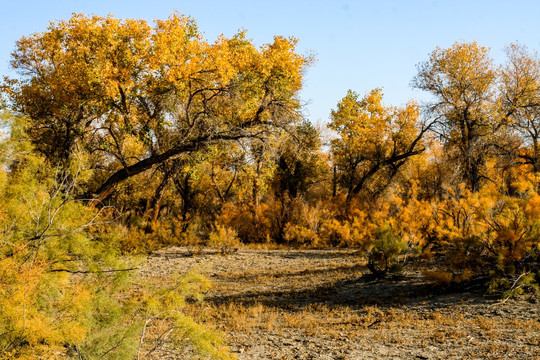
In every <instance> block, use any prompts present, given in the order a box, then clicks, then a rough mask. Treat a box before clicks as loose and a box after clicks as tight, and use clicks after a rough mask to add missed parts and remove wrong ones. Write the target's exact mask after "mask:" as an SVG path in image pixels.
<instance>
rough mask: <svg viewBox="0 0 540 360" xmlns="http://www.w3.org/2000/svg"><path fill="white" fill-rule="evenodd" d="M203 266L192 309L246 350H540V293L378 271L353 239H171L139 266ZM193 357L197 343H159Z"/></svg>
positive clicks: (522, 355)
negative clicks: (263, 246)
mask: <svg viewBox="0 0 540 360" xmlns="http://www.w3.org/2000/svg"><path fill="white" fill-rule="evenodd" d="M193 269H197V270H198V271H200V272H201V273H202V274H203V275H205V276H207V277H208V278H210V279H211V281H212V284H213V286H212V288H211V289H210V290H209V291H208V293H207V294H206V296H205V300H204V301H203V302H197V301H189V302H188V304H187V305H186V308H185V312H186V313H187V314H189V316H191V317H193V318H194V319H196V320H197V321H199V322H201V323H205V324H206V325H207V326H209V327H211V328H215V329H217V330H219V331H220V332H222V333H224V334H226V335H225V336H226V341H227V343H228V345H229V348H230V351H231V352H232V353H233V354H235V355H236V356H237V357H238V359H464V358H466V359H537V358H538V357H539V356H540V336H539V334H540V321H539V316H540V312H539V310H540V307H539V298H538V295H531V294H528V295H524V296H520V297H519V298H517V299H509V300H507V301H504V299H500V298H497V297H494V296H493V295H488V294H487V292H486V287H485V285H483V284H481V283H478V282H477V283H471V284H470V285H468V286H461V287H460V288H457V287H454V288H452V287H448V286H446V287H445V286H437V285H434V284H431V283H429V282H427V281H426V280H425V278H424V276H423V275H422V273H421V271H420V270H419V268H418V267H416V266H415V265H414V264H411V265H410V266H409V267H408V268H407V270H406V271H405V272H404V273H403V274H402V275H399V276H394V277H390V278H386V279H377V278H375V277H373V276H372V275H371V274H370V272H369V271H368V270H367V268H366V263H365V259H364V258H363V257H361V256H359V255H358V253H357V251H355V250H354V249H323V250H303V249H302V250H295V249H279V250H260V249H248V248H246V249H239V250H238V251H237V252H235V253H233V254H231V255H227V256H224V255H221V254H220V252H218V251H216V250H213V249H210V248H202V249H196V250H195V249H193V248H188V247H172V248H167V249H163V250H160V251H157V252H155V253H153V254H152V255H150V257H149V261H148V264H147V265H146V266H145V267H144V268H142V269H141V270H140V275H141V276H143V277H145V278H147V279H148V281H167V280H166V279H168V278H170V277H171V276H172V275H174V274H178V273H182V272H187V271H189V270H193ZM154 354H155V357H154V358H155V359H187V358H190V356H191V355H192V354H191V353H190V352H189V351H187V352H185V353H182V352H181V351H180V352H178V351H176V352H175V351H171V350H170V349H167V346H165V347H163V348H161V349H160V350H158V351H156V352H155V353H154Z"/></svg>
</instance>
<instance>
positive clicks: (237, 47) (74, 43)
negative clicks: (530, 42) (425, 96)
mask: <svg viewBox="0 0 540 360" xmlns="http://www.w3.org/2000/svg"><path fill="white" fill-rule="evenodd" d="M295 45H296V40H295V39H290V38H283V37H275V38H274V40H273V42H271V43H269V44H265V45H262V46H255V45H254V44H253V42H252V41H251V40H250V39H249V38H248V37H247V34H246V33H245V32H244V31H242V32H239V33H238V34H236V35H234V36H233V37H231V38H226V37H224V36H221V37H219V38H218V39H217V40H215V41H214V42H209V41H208V40H206V39H204V37H203V36H202V35H201V33H200V32H199V29H198V28H197V25H196V23H195V22H194V20H193V19H191V18H189V17H184V16H181V15H178V14H173V15H171V16H170V17H169V18H168V19H165V20H157V21H155V23H154V24H153V25H151V24H148V23H147V22H146V21H143V20H119V19H116V18H114V17H112V16H109V17H106V18H102V17H97V16H94V17H87V16H85V15H74V16H73V17H72V18H71V19H69V20H66V21H59V22H56V23H52V24H51V25H50V27H49V28H48V29H47V30H46V31H44V32H42V33H36V34H33V35H30V36H27V37H23V38H22V39H21V40H19V42H18V43H17V45H16V49H15V51H14V53H13V55H12V63H11V64H12V67H13V68H14V69H15V70H16V71H17V72H18V74H19V76H18V77H14V78H6V79H5V80H4V82H3V84H2V89H3V91H2V93H3V96H4V98H5V104H4V105H3V107H2V109H3V110H2V111H3V112H2V114H3V117H4V122H6V124H7V125H6V129H9V131H7V132H6V134H5V135H4V136H3V139H2V145H1V146H2V153H1V154H2V155H1V156H2V158H1V159H0V160H1V165H0V205H1V206H0V308H1V309H2V311H1V314H0V351H1V352H3V353H4V354H8V355H9V356H11V357H13V358H36V357H39V356H41V357H48V358H54V357H55V356H64V355H65V356H73V357H76V356H78V357H82V358H107V356H110V358H120V357H119V356H131V357H134V356H135V355H134V351H135V352H137V353H138V355H137V356H139V355H140V353H141V351H142V350H141V349H144V341H143V340H144V339H145V337H144V334H146V332H145V331H146V329H147V327H148V326H149V324H150V323H151V322H161V324H166V323H174V324H176V325H174V326H173V328H174V329H183V330H184V332H183V333H182V332H179V333H178V334H177V336H178V338H181V335H179V334H185V333H189V334H190V338H191V339H192V340H193V341H192V344H193V345H192V346H193V347H195V348H197V349H199V350H200V352H201V353H206V354H210V355H212V356H215V357H221V358H227V356H228V355H227V354H226V353H225V352H222V351H221V350H219V351H218V350H216V349H220V348H219V346H220V340H219V337H216V336H214V335H215V334H212V333H209V332H207V331H206V330H205V329H204V327H201V326H200V325H198V324H195V323H194V322H192V321H191V320H190V319H189V318H186V317H184V316H183V315H182V313H181V308H182V304H183V301H184V298H185V296H187V295H188V294H192V295H193V294H196V293H197V290H199V289H200V288H203V287H204V286H205V282H204V281H203V280H201V279H199V278H198V277H197V276H196V275H195V274H192V275H190V276H191V277H190V278H189V279H188V280H186V279H178V284H181V286H180V285H178V284H177V285H178V286H176V285H175V286H173V288H160V287H159V286H156V287H152V286H148V287H145V286H143V284H137V286H140V288H139V289H140V291H139V292H132V291H133V290H132V288H133V286H132V285H133V283H134V282H136V280H134V279H133V278H130V276H129V274H130V269H131V268H133V267H136V264H132V263H131V262H129V261H127V260H126V259H127V258H128V257H126V256H125V255H126V254H130V255H133V254H145V253H147V252H148V251H151V250H154V249H156V248H158V247H162V246H169V245H185V246H189V247H192V248H193V249H195V248H197V247H200V246H212V247H215V248H217V249H219V251H220V252H221V253H222V254H224V255H225V254H228V253H231V252H234V251H235V249H236V248H238V247H239V246H242V245H245V244H266V245H267V246H271V245H274V244H275V245H280V246H295V247H314V248H317V247H319V248H320V247H351V248H357V249H358V250H359V254H361V255H360V256H364V257H365V258H366V264H367V266H368V268H369V269H370V270H371V271H372V272H373V273H374V274H375V275H376V276H379V277H385V276H387V275H388V274H389V273H392V272H399V271H401V270H402V269H403V267H404V266H405V265H407V263H409V262H410V261H413V260H414V261H415V262H416V263H417V264H420V266H422V267H423V268H424V274H425V275H426V278H428V279H429V280H430V281H434V282H436V283H442V284H451V283H452V284H458V283H463V282H469V281H475V280H478V279H480V280H482V281H485V282H486V283H488V284H489V286H490V287H491V289H492V290H493V291H497V292H501V293H503V292H505V294H509V295H510V294H516V293H519V292H522V291H530V290H531V289H535V288H536V289H537V288H538V283H539V282H540V274H539V261H540V195H539V181H540V180H539V178H538V176H539V173H538V172H539V171H540V170H539V169H540V168H539V166H540V165H539V159H540V150H539V145H538V140H539V138H538V134H539V126H540V102H539V99H540V60H539V59H538V57H537V55H536V54H533V53H531V52H530V51H529V50H528V49H526V48H525V47H523V46H520V45H517V44H513V45H510V46H509V47H508V49H507V55H508V57H507V62H506V64H504V65H502V66H497V65H495V64H494V63H493V60H492V59H491V58H490V57H489V50H488V49H487V48H484V47H482V46H480V45H479V44H477V43H476V42H472V43H466V42H458V43H455V44H454V45H453V46H451V47H450V48H448V49H440V48H437V49H435V50H434V51H433V52H432V53H431V54H430V55H429V57H428V60H426V61H425V62H423V63H421V64H419V66H418V74H417V76H416V77H415V78H414V79H413V81H412V85H413V86H414V87H416V88H418V89H421V90H424V91H427V92H429V93H430V94H431V95H432V96H433V97H432V99H433V101H432V102H431V103H429V104H427V105H425V106H420V105H418V104H417V103H415V102H413V101H411V102H410V103H408V104H405V105H403V106H390V105H386V104H385V103H384V97H383V92H382V90H381V89H374V90H372V91H370V92H368V93H366V94H364V95H360V94H357V93H355V92H354V91H351V90H349V91H348V92H346V93H345V96H344V97H343V98H342V99H341V100H340V101H339V102H338V104H337V105H336V108H335V109H334V110H332V111H331V116H330V119H331V121H330V122H329V123H328V124H327V126H326V128H325V127H324V126H315V125H313V124H312V123H310V122H309V121H308V120H306V119H304V118H303V114H302V108H301V104H300V100H299V95H298V94H299V91H300V90H301V86H302V79H303V75H304V72H305V69H306V67H307V66H309V65H310V63H311V61H312V59H311V57H310V56H307V55H301V54H299V53H298V52H297V51H296V49H295ZM324 134H326V135H324ZM323 135H324V136H323ZM195 280H196V281H195ZM128 285H129V286H128ZM130 289H131V290H130ZM126 299H129V300H126ZM165 314H166V315H165ZM141 334H142V335H141ZM154 335H155V334H154ZM148 336H150V337H151V336H152V335H151V334H149V335H148ZM134 349H136V350H134ZM137 349H138V350H137ZM59 354H60V355H59ZM118 354H122V355H118ZM124 354H127V355H124ZM124 358H128V357H124Z"/></svg>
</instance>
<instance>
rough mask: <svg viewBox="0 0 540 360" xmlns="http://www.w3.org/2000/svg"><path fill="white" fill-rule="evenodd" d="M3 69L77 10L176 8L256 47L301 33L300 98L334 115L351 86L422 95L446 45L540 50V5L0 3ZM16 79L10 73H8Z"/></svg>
mask: <svg viewBox="0 0 540 360" xmlns="http://www.w3.org/2000/svg"><path fill="white" fill-rule="evenodd" d="M0 3H1V7H0V9H1V12H2V16H1V20H0V33H1V36H0V74H1V75H5V74H8V73H9V71H10V70H9V64H8V63H9V57H10V55H9V54H10V53H11V51H12V50H13V49H14V43H15V41H16V40H17V39H19V38H20V37H21V36H23V35H26V34H30V33H33V32H37V31H44V30H45V29H46V27H47V25H48V23H49V21H51V20H59V19H67V18H69V17H70V16H71V14H72V13H74V12H82V13H86V14H96V15H102V16H105V15H107V14H113V15H115V16H116V17H118V18H144V19H147V20H148V21H152V20H153V19H161V18H166V17H167V16H168V15H169V14H170V13H171V12H173V11H174V10H177V11H178V12H180V13H183V14H185V15H190V16H192V17H193V18H195V19H196V21H197V24H198V25H199V28H200V29H201V31H202V32H203V33H204V34H205V36H206V38H207V39H208V40H214V39H215V38H216V37H217V36H218V35H219V34H221V33H223V34H224V35H226V36H231V35H232V34H234V33H236V32H237V31H238V29H241V28H245V29H246V30H247V31H248V36H249V37H250V38H252V39H253V40H254V41H255V43H257V44H263V43H266V42H271V41H272V39H273V36H274V35H284V36H294V37H296V38H298V39H299V48H298V50H299V51H300V52H302V53H306V54H308V53H310V52H311V53H313V54H314V55H315V56H316V58H317V62H316V63H315V64H314V65H313V66H312V67H311V68H310V69H309V70H308V72H307V75H306V78H305V82H304V90H303V91H302V99H303V100H304V101H305V102H307V105H306V107H305V111H306V115H307V116H308V117H309V118H310V119H311V120H312V121H314V122H319V121H323V122H324V121H327V119H328V116H329V113H330V111H331V109H332V108H334V107H335V106H336V103H337V102H338V101H339V99H341V98H342V97H343V96H345V94H346V92H347V90H348V89H352V90H355V91H357V92H359V93H361V94H363V93H365V92H367V91H369V90H371V89H373V88H375V87H382V88H383V91H384V94H385V103H386V104H388V105H390V104H392V105H399V104H403V103H405V102H407V101H408V100H410V99H417V100H425V99H427V95H426V94H422V93H420V92H418V91H416V90H413V89H411V88H410V86H409V83H410V81H411V79H412V77H413V76H414V75H415V73H416V64H418V63H419V62H421V61H424V60H427V58H428V54H429V53H430V52H431V51H432V50H433V49H435V47H436V46H439V47H443V48H444V47H449V46H451V45H452V44H453V43H454V42H456V41H461V40H464V41H472V40H477V41H478V42H479V43H480V44H481V45H484V46H488V47H490V48H491V55H492V57H493V58H494V59H495V61H496V62H498V63H502V62H503V61H504V47H505V46H506V45H508V44H509V43H511V42H519V43H521V44H524V45H527V46H528V47H529V49H531V50H539V49H540V21H539V14H540V1H534V0H529V1H526V0H514V1H498V0H492V1H487V0H469V1H461V0H455V1H451V0H447V1H442V0H438V1H434V0H417V1H415V0H409V1H405V0H402V1H397V0H396V1H390V0H379V1H375V0H373V1H361V0H357V1H353V0H348V1H346V0H341V1H330V0H328V1H317V0H313V1H308V0H302V1H295V0H289V1H282V0H276V1H256V0H252V1H241V0H238V1H237V0H221V1H214V0H207V1H197V0H189V1H185V0H153V1H152V0H144V1H142V0H130V1H125V0H124V1H122V0H48V1H44V0H18V1H17V0H0ZM11 75H13V74H11Z"/></svg>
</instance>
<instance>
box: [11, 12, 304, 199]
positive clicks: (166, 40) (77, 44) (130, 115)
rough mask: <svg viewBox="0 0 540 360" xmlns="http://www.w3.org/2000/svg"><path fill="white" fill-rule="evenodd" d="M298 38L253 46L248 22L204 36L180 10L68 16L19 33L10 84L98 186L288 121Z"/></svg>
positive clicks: (294, 104) (33, 132) (39, 130)
mask: <svg viewBox="0 0 540 360" xmlns="http://www.w3.org/2000/svg"><path fill="white" fill-rule="evenodd" d="M295 45H296V40H295V39H291V38H283V37H278V36H276V37H275V38H274V41H273V43H270V44H266V45H263V46H261V47H260V48H257V47H256V46H255V45H254V44H253V43H252V42H251V41H250V40H249V39H247V38H246V36H245V32H240V33H238V34H236V35H235V36H233V37H232V38H230V39H228V38H225V37H223V36H221V37H219V38H218V39H217V40H216V41H215V42H214V43H209V42H208V41H207V40H205V39H204V38H203V37H202V35H201V34H200V32H199V30H198V28H197V26H196V24H195V21H194V20H193V19H191V18H189V17H184V16H181V15H178V14H173V15H171V16H170V17H169V18H168V19H166V20H157V21H156V22H155V24H154V25H153V26H151V25H150V24H148V23H147V22H146V21H144V20H118V19H116V18H114V17H112V16H109V17H106V18H103V17H98V16H93V17H87V16H85V15H75V16H73V17H72V18H71V19H69V20H67V21H59V22H56V23H52V24H51V25H50V26H49V28H48V29H47V31H45V32H43V33H36V34H33V35H31V36H27V37H23V38H22V39H21V40H19V41H18V42H17V47H16V50H15V52H14V53H13V60H12V62H11V64H12V67H13V68H14V69H15V70H17V71H18V72H19V74H20V77H19V78H17V79H10V80H8V82H7V85H8V95H9V100H10V101H11V103H12V104H13V108H14V109H15V110H17V111H18V112H20V113H22V114H25V115H27V116H28V117H29V125H28V131H29V134H30V136H31V139H32V141H33V143H34V144H35V145H36V147H37V149H38V150H40V151H41V152H42V153H44V154H45V155H46V156H47V157H48V158H49V159H51V160H53V161H56V162H62V161H65V160H66V159H67V158H68V157H69V155H70V154H71V153H72V152H73V151H74V149H75V148H78V149H80V150H83V151H85V152H86V153H88V154H89V155H90V156H91V161H92V166H93V167H94V168H95V169H96V170H98V171H99V176H98V178H96V183H95V184H94V185H93V188H92V189H91V190H92V191H93V192H95V193H96V194H98V195H101V197H103V196H104V195H106V194H108V192H109V191H110V190H111V189H112V188H113V187H114V186H115V185H116V184H117V183H119V182H120V181H122V180H125V179H126V178H129V177H131V176H133V175H136V174H138V173H141V172H143V171H145V170H148V169H150V168H152V167H153V166H154V165H156V164H160V163H163V162H164V161H166V160H168V159H170V158H173V157H175V156H178V155H179V154H182V153H186V152H190V151H195V150H199V149H202V148H204V147H205V146H208V145H209V144H213V143H216V142H219V141H223V140H237V139H241V138H246V137H257V136H261V135H262V134H264V132H265V131H267V130H268V127H269V126H272V127H285V126H287V125H289V124H291V123H294V122H295V121H296V120H297V119H298V117H299V110H300V104H299V100H298V91H299V90H300V88H301V85H302V75H303V72H304V69H305V67H306V66H307V65H308V64H309V62H310V59H309V58H308V57H306V56H303V55H300V54H298V53H296V52H295Z"/></svg>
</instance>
